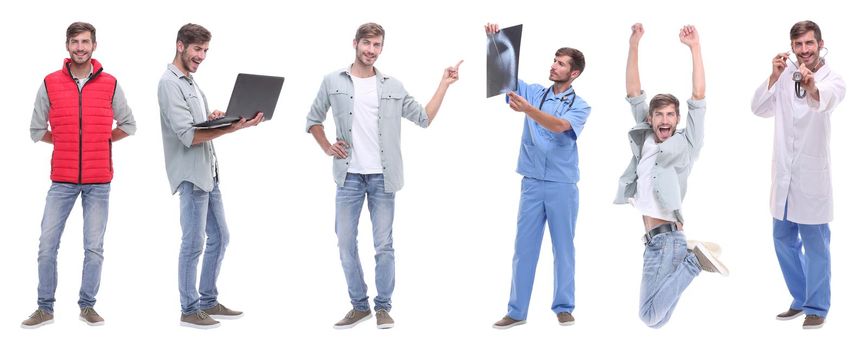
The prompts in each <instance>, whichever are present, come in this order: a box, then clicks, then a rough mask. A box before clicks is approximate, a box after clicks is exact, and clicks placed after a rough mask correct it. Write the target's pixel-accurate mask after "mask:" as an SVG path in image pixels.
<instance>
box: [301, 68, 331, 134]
mask: <svg viewBox="0 0 867 350" xmlns="http://www.w3.org/2000/svg"><path fill="white" fill-rule="evenodd" d="M327 80H328V77H325V78H323V79H322V84H321V85H320V86H319V92H318V93H317V94H316V99H314V100H313V105H311V106H310V112H309V113H307V126H306V127H305V128H304V130H305V131H307V132H310V128H312V127H313V126H314V125H322V123H323V122H324V121H325V115H326V113H328V108H330V107H331V101H329V100H328V83H327Z"/></svg>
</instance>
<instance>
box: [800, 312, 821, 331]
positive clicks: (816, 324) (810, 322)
mask: <svg viewBox="0 0 867 350" xmlns="http://www.w3.org/2000/svg"><path fill="white" fill-rule="evenodd" d="M823 325H825V318H824V317H821V316H818V315H807V317H806V318H804V326H803V327H804V329H819V328H822V326H823Z"/></svg>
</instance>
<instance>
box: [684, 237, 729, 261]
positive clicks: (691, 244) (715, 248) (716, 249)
mask: <svg viewBox="0 0 867 350" xmlns="http://www.w3.org/2000/svg"><path fill="white" fill-rule="evenodd" d="M696 243H701V244H702V245H704V247H705V248H707V250H710V252H711V254H713V255H714V256H715V257H720V256H722V248H721V247H720V246H719V244H716V243H714V242H705V241H692V240H687V241H686V249H688V250H689V251H692V250H693V249H695V244H696Z"/></svg>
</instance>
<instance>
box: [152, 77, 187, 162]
mask: <svg viewBox="0 0 867 350" xmlns="http://www.w3.org/2000/svg"><path fill="white" fill-rule="evenodd" d="M157 97H158V98H159V103H160V115H161V116H162V117H163V123H166V125H168V126H169V128H170V129H171V130H172V131H173V132H174V133H175V135H177V136H178V139H179V140H180V141H181V143H183V144H184V146H186V147H190V146H192V145H193V136H195V134H196V129H195V128H193V115H192V112H191V111H190V106H189V104H187V102H186V100H185V99H184V94H183V91H181V89H180V88H179V87H178V86H177V84H176V83H174V82H172V81H170V80H165V79H163V80H160V85H159V90H158V91H157Z"/></svg>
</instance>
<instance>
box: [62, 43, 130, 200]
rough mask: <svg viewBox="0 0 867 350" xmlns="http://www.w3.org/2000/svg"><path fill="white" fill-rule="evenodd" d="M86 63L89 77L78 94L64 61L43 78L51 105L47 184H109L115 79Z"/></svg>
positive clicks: (95, 66) (97, 66)
mask: <svg viewBox="0 0 867 350" xmlns="http://www.w3.org/2000/svg"><path fill="white" fill-rule="evenodd" d="M90 61H91V63H92V64H93V74H92V75H91V77H90V79H89V80H88V81H87V82H86V83H85V84H84V87H83V88H82V89H81V91H80V92H79V90H78V84H77V83H76V82H75V80H74V79H73V77H72V74H71V73H70V71H69V64H70V59H68V58H67V59H65V60H64V61H63V68H62V69H60V70H59V71H56V72H54V73H51V74H49V75H48V76H46V77H45V89H46V91H47V92H48V100H49V102H50V104H51V108H50V109H49V112H48V123H49V124H50V125H51V134H52V136H53V139H54V153H53V154H52V155H51V181H56V182H69V183H77V184H95V183H109V182H111V179H112V176H113V173H114V171H113V168H112V164H111V129H112V123H113V122H114V113H113V112H112V99H113V98H114V91H115V86H116V85H117V80H116V79H115V78H114V77H113V76H111V75H110V74H108V73H104V72H103V71H102V65H101V64H100V63H99V62H97V61H96V60H94V59H91V60H90Z"/></svg>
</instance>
